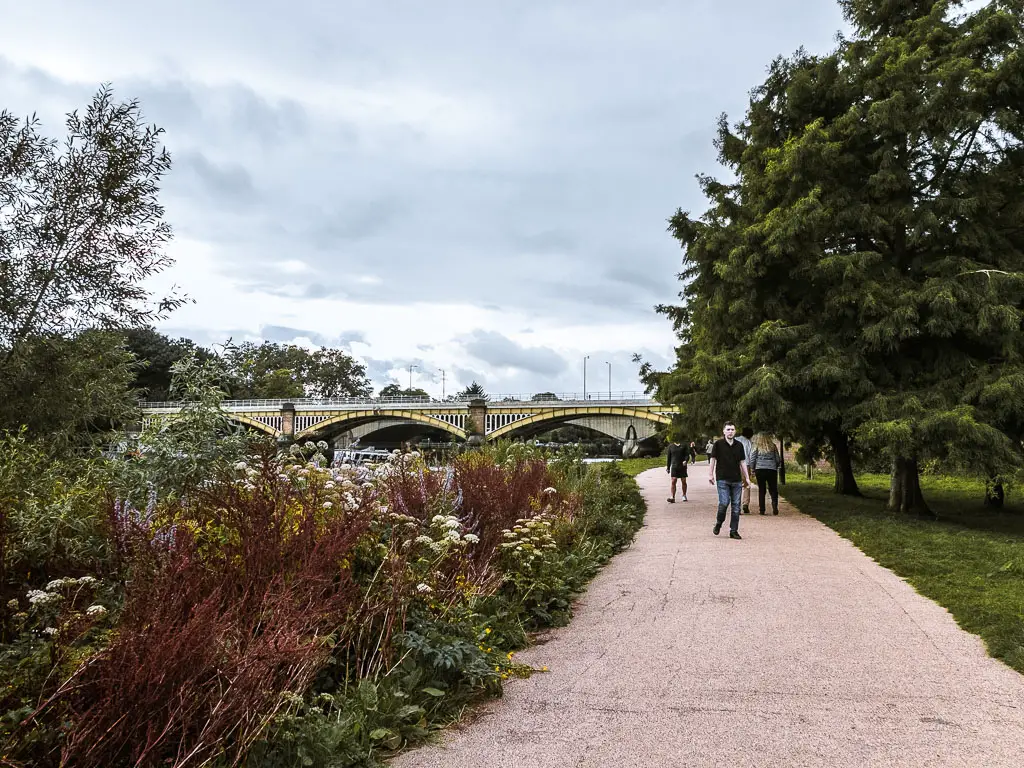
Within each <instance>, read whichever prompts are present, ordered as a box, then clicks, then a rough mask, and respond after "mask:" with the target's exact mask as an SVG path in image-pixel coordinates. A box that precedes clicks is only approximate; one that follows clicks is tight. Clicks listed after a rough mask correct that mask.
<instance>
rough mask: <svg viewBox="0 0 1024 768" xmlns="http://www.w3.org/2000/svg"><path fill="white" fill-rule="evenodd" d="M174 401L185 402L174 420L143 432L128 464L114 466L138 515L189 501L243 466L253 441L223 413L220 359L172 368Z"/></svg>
mask: <svg viewBox="0 0 1024 768" xmlns="http://www.w3.org/2000/svg"><path fill="white" fill-rule="evenodd" d="M171 371H172V375H173V376H174V379H173V383H172V386H171V396H172V397H174V398H176V399H180V400H182V401H185V403H184V405H183V406H182V407H181V410H180V411H179V412H178V413H176V414H174V415H171V416H166V417H161V418H155V419H153V420H152V421H151V422H150V423H149V424H148V425H147V426H146V427H145V429H143V431H142V434H141V435H140V436H139V439H138V443H137V444H136V445H135V446H133V447H132V449H131V450H130V452H129V454H128V455H127V456H126V457H125V460H124V461H121V462H117V463H116V464H114V466H113V469H114V478H113V482H114V486H115V488H116V489H117V491H118V493H119V495H120V497H121V498H122V499H125V500H126V501H128V502H130V503H131V504H133V505H134V506H135V507H136V508H138V509H143V508H145V507H146V506H147V505H148V504H150V503H152V500H155V499H160V500H162V501H170V500H174V499H180V498H182V497H184V496H186V495H187V494H188V493H189V492H190V491H192V490H195V489H196V488H198V487H200V486H201V485H202V484H203V483H204V482H206V481H208V480H210V479H211V478H214V477H217V476H219V475H222V474H223V473H224V472H225V470H226V469H227V468H228V467H229V466H231V465H232V464H234V463H236V462H238V461H241V460H242V459H243V458H244V457H245V455H246V453H247V451H248V449H249V446H250V443H251V441H252V439H253V438H250V436H249V435H247V434H246V433H245V432H244V431H243V430H242V429H241V428H240V427H238V426H237V425H236V424H234V423H233V422H232V421H231V420H230V419H229V418H228V416H227V414H226V412H225V411H223V410H222V409H221V407H220V405H221V402H222V401H223V400H224V391H223V390H222V389H221V388H220V386H219V385H218V382H220V381H223V379H224V370H223V367H222V366H221V364H220V362H219V361H218V360H216V359H215V358H211V359H207V360H206V361H205V362H202V363H200V362H199V360H198V358H197V357H194V356H192V357H186V358H183V359H182V360H179V361H178V362H177V363H175V364H174V365H173V366H172V367H171Z"/></svg>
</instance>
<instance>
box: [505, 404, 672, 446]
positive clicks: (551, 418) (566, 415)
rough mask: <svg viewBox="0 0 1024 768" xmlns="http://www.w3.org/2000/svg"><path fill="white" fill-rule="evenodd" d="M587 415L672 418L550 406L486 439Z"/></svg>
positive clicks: (663, 420) (604, 408) (652, 419)
mask: <svg viewBox="0 0 1024 768" xmlns="http://www.w3.org/2000/svg"><path fill="white" fill-rule="evenodd" d="M587 416H625V417H627V418H631V419H643V420H645V421H650V422H654V423H656V424H671V423H672V419H671V417H669V416H666V415H665V414H663V413H654V412H652V411H645V410H640V409H637V408H616V407H610V406H598V407H594V406H591V407H585V408H552V409H550V410H544V411H540V412H539V413H536V414H534V415H533V416H528V417H527V418H525V419H519V420H518V421H513V422H511V423H510V424H506V425H505V426H503V427H499V428H498V429H496V430H494V431H493V432H490V433H489V434H488V435H487V439H488V440H500V439H501V438H503V437H509V436H511V435H512V434H514V433H516V432H519V431H521V430H524V429H526V428H529V427H536V426H538V425H541V424H545V423H548V422H549V423H551V424H552V425H554V424H558V423H561V422H565V421H570V420H572V419H578V418H585V417H587Z"/></svg>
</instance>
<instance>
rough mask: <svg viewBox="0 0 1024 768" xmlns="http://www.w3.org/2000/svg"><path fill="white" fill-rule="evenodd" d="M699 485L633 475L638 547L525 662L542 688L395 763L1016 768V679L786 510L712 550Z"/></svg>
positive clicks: (1023, 685) (1023, 692)
mask: <svg viewBox="0 0 1024 768" xmlns="http://www.w3.org/2000/svg"><path fill="white" fill-rule="evenodd" d="M690 475H691V477H690V501H689V502H688V503H686V504H683V503H678V502H677V503H676V504H674V505H672V504H668V503H667V502H666V501H665V497H666V495H667V494H666V490H667V475H666V474H665V473H664V471H661V470H650V471H648V472H645V473H644V474H642V475H641V476H640V477H639V478H638V479H639V482H640V486H641V488H642V490H643V493H644V498H645V499H646V501H647V508H648V512H647V521H646V525H645V527H644V528H643V529H642V531H641V532H640V534H639V536H638V537H637V540H636V542H635V544H634V545H633V546H632V547H631V548H630V549H628V550H626V551H625V552H623V553H621V554H619V555H617V556H616V557H615V558H614V559H613V560H612V562H611V563H610V564H609V565H608V566H607V567H606V568H605V569H604V570H603V571H602V572H601V573H600V574H599V575H598V577H597V578H596V579H595V580H594V581H593V582H592V583H591V585H590V588H589V590H588V591H587V593H586V595H584V596H583V597H582V598H581V599H580V601H579V603H578V604H577V608H576V616H575V618H574V619H573V621H572V623H571V624H570V625H569V626H568V627H566V628H563V629H559V630H556V631H554V632H552V633H550V636H549V637H550V639H549V640H548V642H544V643H542V644H539V645H537V646H535V647H534V648H531V649H530V650H528V651H526V652H523V653H522V654H520V655H519V656H518V657H517V658H519V659H521V660H522V661H524V662H526V663H530V664H533V665H534V666H537V667H540V666H542V665H546V666H548V667H549V668H550V669H551V672H550V673H547V674H535V675H534V676H533V677H531V678H530V679H529V680H520V681H512V682H511V683H510V684H509V685H508V686H507V689H506V693H505V696H504V698H503V699H500V700H497V701H493V702H488V703H487V704H485V705H484V706H482V707H481V708H480V709H479V710H478V712H477V713H476V717H475V718H473V720H472V722H468V723H467V724H466V725H463V726H461V727H459V728H456V729H453V730H451V731H450V732H447V733H446V734H445V735H444V737H443V739H442V741H441V743H440V744H439V745H435V746H428V747H423V748H420V749H417V750H414V751H411V752H408V753H406V754H404V755H401V756H400V757H398V758H397V759H396V760H394V762H393V765H394V766H396V768H413V767H416V768H420V767H422V768H426V767H427V766H437V767H438V768H441V766H444V768H461V767H463V766H464V767H465V768H485V767H486V768H505V767H506V766H507V767H508V768H511V767H512V766H517V767H518V766H522V768H535V767H540V766H552V767H554V766H557V767H558V768H563V767H570V766H571V767H578V768H583V767H584V766H586V767H587V768H589V767H591V766H609V767H611V766H616V767H618V766H683V765H695V766H696V765H722V766H839V765H842V766H866V765H871V766H875V765H885V766H915V768H917V767H919V766H985V767H986V768H992V767H994V766H1014V768H1020V766H1024V676H1021V675H1018V674H1017V673H1016V672H1014V671H1013V670H1011V669H1010V668H1009V667H1007V666H1005V665H1003V664H1002V663H1001V662H998V661H995V660H993V659H990V658H989V657H987V656H986V655H985V650H984V647H983V646H982V643H981V641H980V640H979V639H978V638H976V637H975V636H973V635H969V634H967V633H966V632H964V631H962V630H961V629H959V628H958V627H957V625H956V623H955V622H954V621H953V619H952V617H951V616H950V615H949V614H948V613H947V612H946V610H945V609H943V608H941V607H939V606H938V605H936V604H935V603H933V602H931V601H930V600H927V599H925V598H923V597H921V596H920V595H918V594H917V593H916V592H914V590H913V589H911V587H910V586H908V585H907V584H906V583H905V582H904V581H902V580H901V579H899V578H898V577H896V576H895V575H893V574H892V573H891V572H890V571H888V570H886V569H884V568H882V567H881V566H879V565H877V564H876V563H875V562H874V561H872V560H870V559H869V558H868V557H866V556H865V555H864V554H862V553H861V552H860V551H859V550H857V549H856V548H855V547H854V546H853V545H852V544H850V543H849V542H847V541H845V540H844V539H841V538H839V537H838V536H837V535H836V534H834V533H833V532H832V531H830V530H829V529H828V528H826V527H825V526H824V525H821V524H820V523H818V522H817V521H815V520H813V519H811V518H810V517H807V516H805V515H802V514H800V513H799V512H797V511H796V510H795V509H794V508H793V507H791V506H789V505H788V504H785V503H783V505H782V513H781V514H780V515H779V516H778V517H772V516H771V514H770V513H769V515H767V516H765V517H761V516H759V515H758V514H757V512H756V509H755V512H754V514H752V515H744V516H743V519H742V520H741V522H740V533H741V534H742V535H743V537H744V538H743V541H733V540H730V539H729V538H728V536H727V534H728V523H727V525H726V529H725V530H724V531H723V533H722V535H720V536H717V537H716V536H713V535H712V534H711V528H712V526H713V524H714V514H715V505H716V503H717V502H716V498H715V496H714V489H713V488H712V487H711V486H710V485H709V484H708V482H707V465H706V464H698V465H696V466H691V467H690ZM754 501H755V507H756V489H755V498H754Z"/></svg>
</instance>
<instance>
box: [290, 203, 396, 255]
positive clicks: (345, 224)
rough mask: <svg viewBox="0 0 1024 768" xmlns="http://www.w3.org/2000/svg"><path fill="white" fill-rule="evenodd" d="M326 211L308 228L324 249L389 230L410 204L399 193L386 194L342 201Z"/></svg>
mask: <svg viewBox="0 0 1024 768" xmlns="http://www.w3.org/2000/svg"><path fill="white" fill-rule="evenodd" d="M336 205H337V207H336V208H335V209H334V210H331V211H325V212H324V213H323V214H322V217H321V219H320V220H319V221H317V222H314V223H313V224H312V226H311V227H310V228H309V230H308V235H307V237H308V241H309V242H310V244H312V245H314V246H316V247H318V248H322V249H336V248H337V247H338V245H339V242H340V241H348V240H362V239H364V238H368V237H373V236H374V235H378V234H381V233H383V232H386V231H387V230H388V229H389V228H391V227H392V225H394V224H395V223H396V222H397V221H398V220H399V218H400V217H401V216H402V214H403V213H404V212H405V211H406V210H407V208H408V205H407V203H406V202H405V201H404V200H401V199H400V198H398V197H397V196H384V197H380V198H377V199H375V200H371V201H365V202H364V201H358V200H357V201H349V202H346V201H340V203H339V204H336Z"/></svg>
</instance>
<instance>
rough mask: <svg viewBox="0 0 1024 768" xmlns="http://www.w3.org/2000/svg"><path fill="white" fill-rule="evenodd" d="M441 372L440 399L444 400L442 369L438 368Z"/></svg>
mask: <svg viewBox="0 0 1024 768" xmlns="http://www.w3.org/2000/svg"><path fill="white" fill-rule="evenodd" d="M437 370H439V371H440V372H441V399H442V400H444V368H438V369H437Z"/></svg>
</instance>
